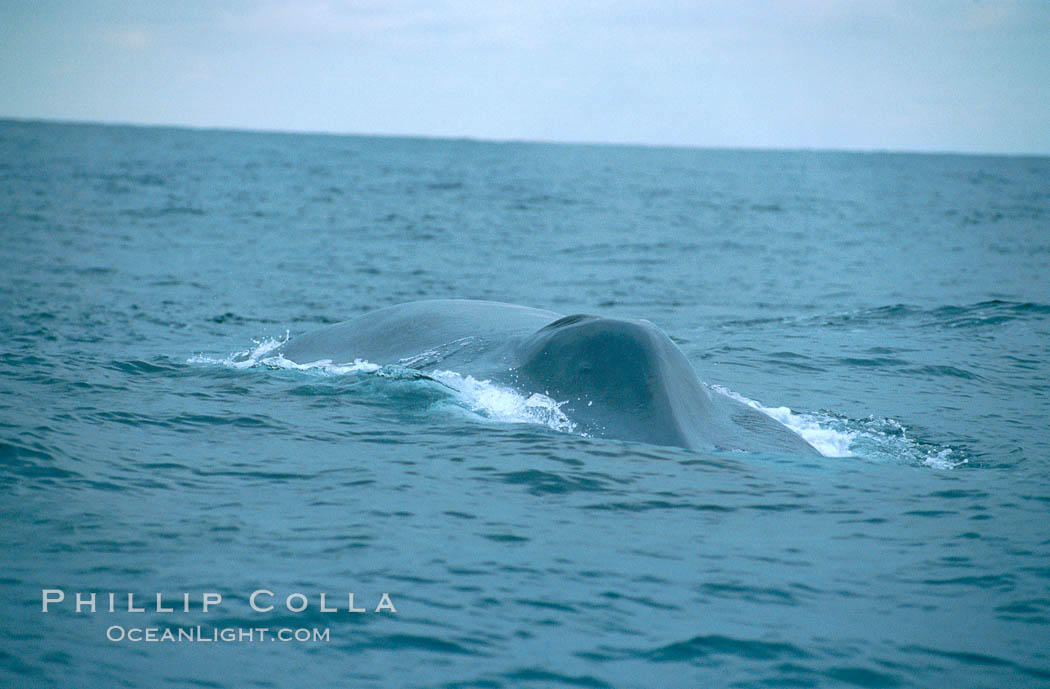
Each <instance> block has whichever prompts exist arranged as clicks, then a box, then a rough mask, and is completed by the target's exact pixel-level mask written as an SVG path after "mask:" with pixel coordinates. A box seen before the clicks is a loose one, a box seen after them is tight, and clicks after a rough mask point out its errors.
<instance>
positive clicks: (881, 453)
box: [710, 385, 966, 469]
mask: <svg viewBox="0 0 1050 689" xmlns="http://www.w3.org/2000/svg"><path fill="white" fill-rule="evenodd" d="M710 387H711V388H712V389H713V390H714V391H715V392H718V393H721V394H723V395H726V396H727V397H730V398H732V399H735V400H737V401H738V402H742V403H744V404H746V405H748V406H749V407H752V408H753V409H757V410H758V411H760V412H762V413H763V414H765V415H767V416H769V417H771V418H773V419H775V420H776V421H779V422H780V423H782V424H784V425H785V426H786V427H787V428H789V429H790V430H791V431H793V432H795V433H797V434H798V435H800V436H802V438H803V439H804V440H805V441H806V442H808V443H809V444H810V445H812V446H813V447H815V448H816V449H817V451H818V452H820V453H821V454H822V455H824V456H825V457H861V458H864V459H872V460H878V461H881V460H887V461H893V460H895V461H900V460H902V459H903V460H906V461H909V462H915V463H917V464H924V465H926V466H929V467H933V468H935V469H953V468H955V467H957V466H959V465H961V464H965V463H966V460H965V459H961V458H957V457H955V452H954V451H953V450H952V449H951V448H946V447H930V446H926V445H923V444H921V443H918V442H916V441H914V440H912V439H911V438H909V437H908V435H907V431H906V429H905V428H904V426H903V425H901V424H900V423H899V422H898V421H896V420H894V419H879V418H875V417H870V418H868V419H865V420H862V421H850V420H847V419H843V418H840V417H836V416H832V415H831V414H812V413H810V414H807V413H799V412H794V411H792V410H791V409H789V408H787V407H766V406H763V405H762V404H760V403H758V402H756V401H755V400H753V399H749V398H747V397H744V396H743V395H741V394H739V393H736V392H733V391H732V390H729V389H728V388H725V387H722V386H721V385H712V386H710Z"/></svg>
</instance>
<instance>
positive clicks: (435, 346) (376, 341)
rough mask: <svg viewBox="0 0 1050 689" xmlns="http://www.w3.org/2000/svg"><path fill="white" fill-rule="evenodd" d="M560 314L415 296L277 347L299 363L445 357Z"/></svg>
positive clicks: (487, 345)
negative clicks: (431, 354) (401, 302)
mask: <svg viewBox="0 0 1050 689" xmlns="http://www.w3.org/2000/svg"><path fill="white" fill-rule="evenodd" d="M559 317H560V314H557V313H554V312H553V311H544V310H542V309H532V308H528V307H525V306H515V305H513V304H501V303H498V302H491V301H473V300H465V299H434V300H429V301H415V302H409V303H407V304H398V305H396V306H388V307H386V308H382V309H377V310H375V311H370V312H368V313H365V314H362V315H360V316H357V317H356V318H351V319H350V320H347V321H343V322H341V323H336V324H334V325H330V326H327V327H325V328H321V329H320V330H315V331H313V332H309V333H306V334H304V335H300V336H299V337H296V338H295V339H294V340H291V341H289V342H287V343H285V344H284V345H282V346H281V348H280V349H279V350H278V353H280V354H281V355H283V356H285V357H286V358H288V359H290V360H291V361H295V362H298V363H312V362H315V361H321V360H330V361H332V362H333V363H347V362H353V361H355V360H357V359H361V360H364V361H370V362H372V363H375V364H398V363H403V362H405V361H412V360H415V359H417V358H418V357H419V356H420V355H422V354H424V353H434V356H436V357H438V358H439V359H442V360H443V359H447V358H448V357H449V356H451V355H453V354H455V353H456V352H458V351H460V350H463V349H466V350H468V351H469V352H471V353H474V354H475V355H476V354H477V353H478V352H480V351H483V350H484V351H488V350H491V349H493V348H494V347H499V346H502V345H503V344H504V343H505V342H507V341H509V340H511V339H513V338H515V337H522V336H524V335H527V334H528V333H531V332H533V331H535V330H536V329H537V328H540V327H542V326H544V325H546V324H547V323H550V322H551V321H553V320H556V319H557V318H559Z"/></svg>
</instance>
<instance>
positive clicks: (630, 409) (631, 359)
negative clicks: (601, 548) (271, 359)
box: [277, 299, 818, 454]
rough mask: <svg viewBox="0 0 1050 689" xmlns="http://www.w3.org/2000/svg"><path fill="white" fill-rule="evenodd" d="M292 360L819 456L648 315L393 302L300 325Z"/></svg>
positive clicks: (654, 438)
mask: <svg viewBox="0 0 1050 689" xmlns="http://www.w3.org/2000/svg"><path fill="white" fill-rule="evenodd" d="M277 353H278V354H280V355H283V356H284V357H286V358H288V359H289V360H291V361H294V362H297V363H300V364H308V363H313V362H318V361H325V360H327V361H331V362H332V363H337V364H339V363H348V362H353V361H356V360H358V359H361V360H364V361H369V362H372V363H375V364H381V365H387V364H394V365H402V366H409V367H413V368H417V369H421V370H432V369H439V368H440V369H446V370H453V371H456V372H457V373H460V374H462V375H471V376H474V377H476V378H477V379H478V380H486V379H491V380H493V381H495V382H498V383H504V384H509V385H511V386H513V387H515V388H516V389H518V390H520V391H521V392H523V393H526V394H530V393H536V392H542V393H544V394H546V395H547V396H549V397H551V398H553V399H554V400H555V401H556V402H558V403H560V404H561V410H562V412H564V413H565V414H566V416H567V417H568V418H569V419H571V420H572V421H573V422H574V423H575V424H576V426H577V429H578V430H579V431H582V432H583V433H586V434H587V435H591V436H596V437H604V438H614V439H619V440H630V441H638V442H646V443H652V444H655V445H673V446H677V447H683V448H689V449H695V450H703V449H712V448H720V449H729V450H757V451H773V452H781V451H787V452H791V453H795V454H799V453H804V454H818V453H817V452H816V450H814V449H813V447H812V446H810V445H809V444H808V443H807V442H806V441H805V440H803V439H802V438H800V437H799V436H797V435H795V434H794V433H792V432H791V431H789V430H788V429H787V428H785V427H784V426H783V425H781V424H779V423H778V422H776V421H774V420H773V419H771V418H770V417H768V416H766V415H765V414H762V413H761V412H758V411H756V410H754V409H752V408H750V407H748V406H747V405H744V404H742V403H740V402H737V401H736V400H733V399H730V398H729V397H727V396H725V395H721V394H717V393H712V392H711V391H710V390H709V389H708V388H707V386H705V385H704V384H703V383H701V382H700V380H699V378H697V376H696V372H695V371H694V370H693V367H692V365H691V364H690V363H689V360H688V359H687V358H686V356H685V354H683V353H682V351H681V350H680V349H679V348H678V346H677V345H676V344H675V343H674V342H672V341H671V338H669V337H668V336H667V335H666V334H665V333H664V332H663V331H662V330H660V329H659V328H657V327H656V326H655V325H653V324H652V323H650V322H649V321H644V320H628V319H615V318H601V317H598V316H588V315H582V314H578V315H573V316H564V317H563V316H561V315H559V314H557V313H554V312H552V311H544V310H542V309H531V308H527V307H523V306H514V305H511V304H501V303H497V302H486V301H468V300H451V299H450V300H433V301H420V302H410V303H407V304H399V305H397V306H391V307H387V308H384V309H379V310H376V311H372V312H370V313H366V314H363V315H361V316H358V317H356V318H351V319H350V320H348V321H344V322H342V323H337V324H334V325H330V326H327V327H325V328H321V329H320V330H316V331H314V332H311V333H306V334H305V335H301V336H299V337H296V338H295V339H293V340H291V341H289V342H287V343H285V344H283V345H282V346H281V347H280V348H279V349H278V350H277Z"/></svg>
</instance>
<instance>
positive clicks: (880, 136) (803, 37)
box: [0, 0, 1050, 154]
mask: <svg viewBox="0 0 1050 689" xmlns="http://www.w3.org/2000/svg"><path fill="white" fill-rule="evenodd" d="M0 25H2V26H3V27H4V29H3V38H2V40H0V117H18V118H47V119H64V120H90V121H106V122H135V123H151V124H181V125H192V126H204V127H236V128H250V129H280V130H297V131H326V132H344V133H362V134H409V135H414V134H418V135H428V136H454V137H460V136H465V137H477V138H489V139H533V140H553V141H588V142H623V143H646V144H676V145H687V146H718V147H761V148H847V149H889V150H920V151H966V152H968V151H981V152H1005V153H1039V154H1048V153H1050V0H1015V1H1009V0H1003V1H998V0H997V1H984V0H951V1H946V2H935V1H933V0H929V1H924V0H902V1H899V2H898V1H896V0H867V1H865V2H832V1H830V0H785V1H784V2H762V1H758V0H755V1H751V2H749V1H746V0H741V1H737V2H733V1H731V0H730V1H726V2H706V1H703V0H694V1H686V0H610V1H608V2H574V1H573V0H559V1H547V0H540V1H537V2H529V1H528V0H518V1H510V0H507V1H505V0H429V1H423V0H419V1H415V0H303V1H302V2H287V3H282V2H270V1H266V0H239V1H232V2H218V1H213V2H204V1H196V0H181V1H171V0H156V1H154V0H110V1H106V0H94V1H90V2H87V1H84V2H71V1H62V0H32V1H27V0H0Z"/></svg>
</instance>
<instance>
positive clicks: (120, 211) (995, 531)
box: [0, 121, 1050, 689]
mask: <svg viewBox="0 0 1050 689" xmlns="http://www.w3.org/2000/svg"><path fill="white" fill-rule="evenodd" d="M0 151H2V155H0V178H2V183H0V198H2V199H3V202H2V204H0V214H2V222H3V225H2V227H3V238H2V241H0V252H2V256H0V258H2V260H3V264H4V266H5V271H4V277H3V279H2V280H0V303H2V305H3V309H2V310H0V318H2V319H3V329H4V333H5V335H6V344H5V346H4V347H3V348H2V349H0V484H2V485H3V488H4V490H3V492H2V493H0V511H2V514H3V520H4V521H3V525H4V527H5V528H4V529H2V530H0V547H2V549H3V552H4V553H5V554H6V557H5V564H6V567H5V568H4V572H3V574H2V576H0V604H2V605H3V609H4V611H5V620H6V623H5V624H4V625H0V638H2V644H0V685H2V686H11V687H23V686H25V687H54V686H82V687H96V686H97V687H103V686H107V687H108V686H127V687H134V686H143V687H147V686H148V687H184V686H207V687H219V688H226V687H229V688H230V689H232V688H233V687H243V686H253V687H270V686H283V685H284V684H286V681H285V680H283V679H282V678H294V683H295V684H296V685H301V686H346V687H355V688H361V687H390V686H405V687H407V686H413V687H416V686H418V687H435V688H437V687H442V688H447V689H452V688H453V687H456V688H459V687H487V688H499V687H506V688H511V687H515V688H516V687H567V686H576V687H638V688H642V687H702V686H746V687H753V686H778V687H823V686H827V687H839V686H854V687H894V686H901V687H920V686H921V687H959V686H1024V687H1035V686H1050V670H1048V668H1050V657H1048V656H1050V593H1048V591H1050V551H1048V546H1050V539H1048V537H1047V524H1048V521H1047V515H1048V513H1050V512H1048V510H1050V463H1048V460H1050V456H1048V453H1047V447H1048V445H1050V443H1048V441H1050V435H1048V432H1047V419H1048V418H1050V297H1048V295H1050V279H1048V276H1050V233H1048V232H1047V228H1048V227H1050V159H1047V158H1033V157H989V156H957V155H908V154H862V153H835V152H808V151H805V152H802V151H800V152H773V151H729V150H725V151H722V150H719V151H714V150H686V149H662V148H641V147H623V146H620V147H616V146H568V145H554V144H525V143H485V142H476V141H453V140H425V139H407V138H376V137H341V136H319V135H309V136H308V135H293V134H267V133H246V132H226V131H191V130H179V129H163V128H131V127H115V126H89V125H67V124H45V123H34V122H13V121H8V122H0ZM425 298H471V299H492V300H497V301H505V302H512V303H520V304H525V305H528V306H534V307H541V308H548V309H551V310H554V311H558V312H561V313H578V312H585V313H597V314H602V315H615V316H623V317H631V318H646V319H649V320H651V321H653V322H654V323H656V324H657V325H658V326H660V327H661V328H662V329H663V330H665V331H666V332H668V333H669V334H670V335H671V336H672V337H673V338H674V339H675V341H676V342H677V343H678V344H679V346H680V347H681V348H682V350H683V351H684V352H685V353H686V355H687V357H688V358H689V359H690V361H691V362H692V363H693V365H694V366H695V368H696V370H697V373H698V375H699V376H700V378H701V379H702V380H704V381H706V383H707V384H708V385H710V387H711V390H712V393H713V394H726V395H731V396H734V397H736V398H737V399H740V400H742V401H744V402H745V403H748V404H751V405H752V406H755V407H756V408H758V409H760V410H762V411H764V412H765V413H767V414H769V415H770V416H772V417H773V418H775V419H777V420H778V421H780V422H782V423H784V424H785V425H787V426H788V427H789V428H791V429H792V430H794V431H795V432H797V433H799V434H800V435H802V436H803V437H805V438H806V439H807V440H809V441H810V442H811V443H813V444H814V445H815V446H816V447H817V448H818V449H820V450H821V452H822V454H823V455H824V456H822V457H794V456H781V455H765V454H749V453H742V452H709V453H694V452H687V451H684V450H680V449H675V448H664V447H654V446H647V445H640V444H630V443H621V442H613V441H604V440H598V439H594V438H588V437H585V436H584V435H582V434H580V433H578V432H577V429H575V427H574V425H573V424H572V422H571V420H570V419H568V418H566V417H565V416H564V414H562V413H561V411H560V409H559V401H558V400H556V399H551V398H549V397H546V396H544V395H542V394H540V392H541V391H536V394H525V395H523V394H519V393H516V392H514V391H511V390H506V389H503V388H500V387H499V386H496V385H494V384H492V383H490V382H488V381H483V380H475V379H473V378H470V377H467V376H462V375H460V374H459V373H457V372H456V371H454V370H446V369H445V368H443V367H442V366H441V363H440V361H436V360H435V359H434V358H433V357H428V356H427V353H426V352H420V356H419V357H417V358H413V359H412V360H406V361H404V362H402V363H403V365H400V366H385V367H380V366H376V365H374V364H372V363H371V362H368V361H363V360H358V361H354V362H318V363H315V364H311V365H306V366H303V365H296V364H292V363H291V362H288V361H286V360H283V359H281V358H280V357H278V356H276V355H274V349H275V347H276V344H277V343H279V342H281V341H283V340H285V339H286V338H287V337H289V336H294V335H296V334H299V333H302V332H305V331H308V330H311V329H314V328H317V327H320V326H322V325H325V324H329V323H334V322H338V321H341V320H344V319H346V318H349V317H351V316H354V315H357V314H360V313H364V312H366V311H369V310H371V309H375V308H379V307H382V306H387V305H391V304H396V303H400V302H405V301H411V300H416V299H425ZM53 588H59V589H63V590H65V591H66V593H67V595H68V596H70V597H72V596H73V595H74V594H75V592H93V591H94V592H99V593H100V594H105V593H106V592H118V593H119V594H121V595H124V596H126V595H127V593H129V592H131V593H134V594H135V595H136V596H140V597H142V598H145V599H146V600H148V599H149V597H150V596H153V595H155V593H156V592H161V593H164V594H165V595H167V594H170V595H171V596H173V597H174V596H179V595H181V593H182V592H190V593H192V594H193V595H194V596H198V597H199V595H200V594H201V592H207V591H218V592H222V594H223V596H224V599H225V602H224V604H223V606H222V607H221V609H219V610H213V611H211V612H207V613H205V612H202V610H201V609H200V607H199V606H198V607H195V608H191V609H190V610H189V611H184V610H182V609H181V608H179V609H178V611H177V612H174V613H166V612H160V611H156V610H153V609H147V612H146V613H145V614H142V613H139V614H135V613H128V612H127V611H126V610H125V611H124V612H121V611H120V610H119V609H118V611H117V612H113V613H109V612H98V613H95V614H90V613H77V612H75V610H74V609H73V607H72V606H71V605H63V606H59V607H58V608H57V609H54V610H52V611H51V612H49V613H46V614H45V613H42V611H41V591H42V589H53ZM260 588H263V589H268V590H271V591H273V592H275V594H276V598H277V600H278V601H283V600H284V597H285V596H287V595H289V594H292V593H295V592H304V593H305V594H307V595H308V596H309V598H310V606H309V607H308V609H307V610H305V611H303V612H300V613H296V612H292V611H289V610H288V609H287V608H286V607H284V606H283V605H278V606H276V607H275V609H274V610H272V611H269V612H265V613H257V612H254V611H252V609H251V608H250V607H249V602H248V597H249V595H250V594H251V592H252V591H254V590H257V589H260ZM321 592H326V593H328V594H329V596H330V597H332V598H333V599H340V598H341V600H342V601H343V602H342V606H343V609H342V610H341V612H336V613H327V612H322V611H321V610H320V609H319V606H318V605H317V595H318V594H319V593H321ZM348 592H353V593H354V594H355V596H356V600H357V601H358V605H360V606H361V607H365V608H367V609H368V610H369V612H367V613H348V612H347V611H346V609H345V607H346V595H347V593H348ZM383 593H388V594H389V596H390V598H391V600H392V601H393V602H394V603H395V604H396V606H397V612H396V614H390V613H382V612H374V611H373V609H374V608H375V607H376V605H377V603H378V601H379V599H380V596H381V594H383ZM111 625H125V626H130V625H138V626H156V627H160V628H168V627H170V628H182V629H189V628H195V627H196V626H198V625H202V626H204V627H207V628H222V627H271V628H278V627H295V628H307V627H316V628H322V627H323V628H328V629H329V630H330V633H331V638H330V641H328V642H310V643H275V644H266V645H265V646H264V647H260V646H259V644H254V643H137V644H136V643H131V642H113V641H109V640H107V636H106V630H107V628H108V627H110V626H111ZM264 649H265V650H264Z"/></svg>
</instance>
